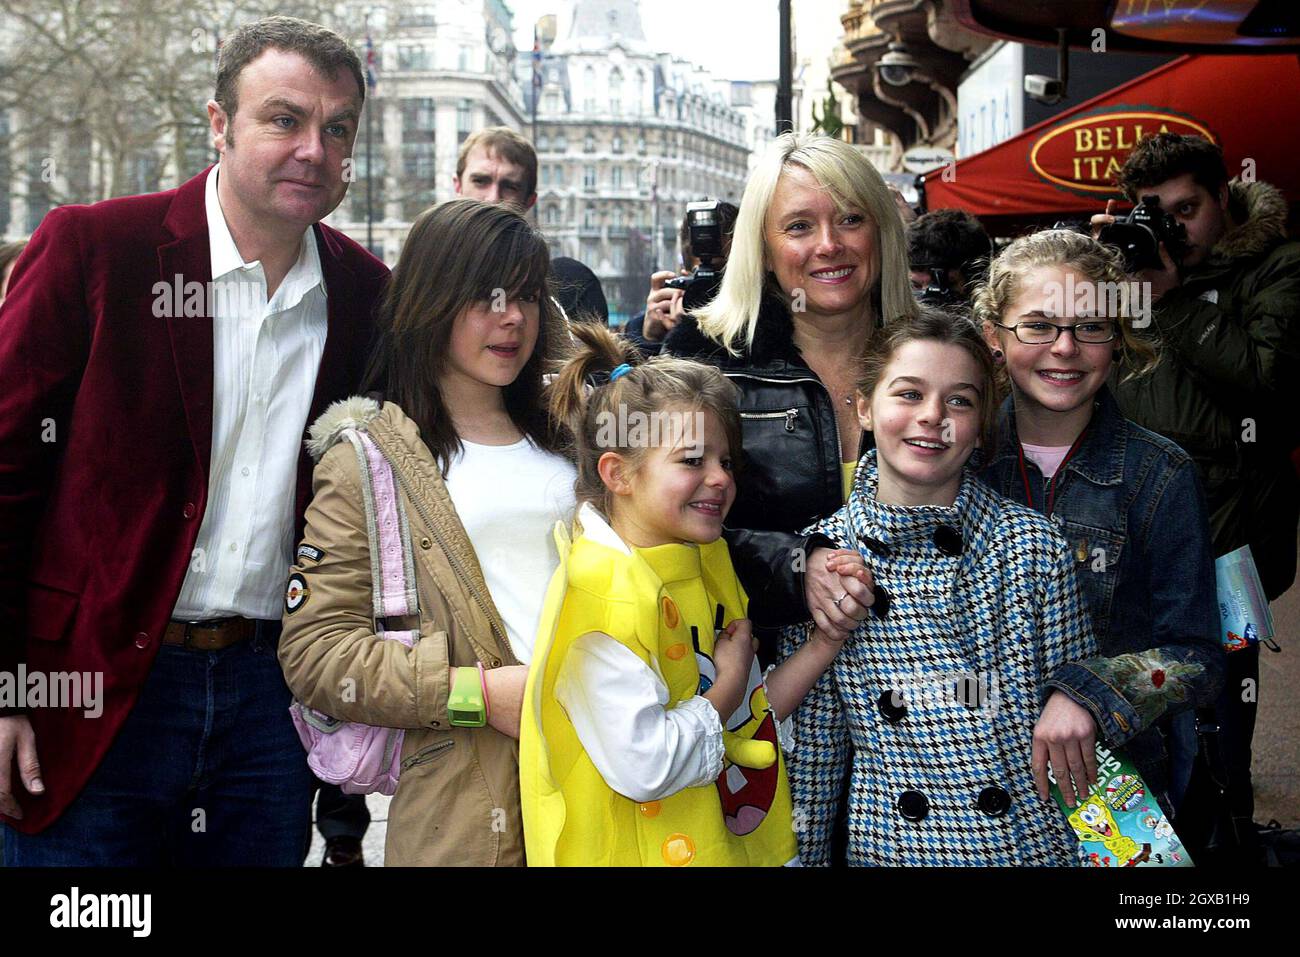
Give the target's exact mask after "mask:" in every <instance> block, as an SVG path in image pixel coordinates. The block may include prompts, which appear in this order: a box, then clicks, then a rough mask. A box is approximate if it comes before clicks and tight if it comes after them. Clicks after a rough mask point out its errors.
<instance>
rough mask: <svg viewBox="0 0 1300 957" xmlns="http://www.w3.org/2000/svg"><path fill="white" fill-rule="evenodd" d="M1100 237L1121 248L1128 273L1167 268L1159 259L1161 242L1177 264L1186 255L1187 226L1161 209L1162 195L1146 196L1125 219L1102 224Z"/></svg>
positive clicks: (1098, 235)
mask: <svg viewBox="0 0 1300 957" xmlns="http://www.w3.org/2000/svg"><path fill="white" fill-rule="evenodd" d="M1097 238H1098V239H1099V240H1100V241H1101V242H1103V243H1105V244H1106V245H1108V246H1114V247H1116V248H1117V249H1118V250H1119V251H1120V254H1121V255H1122V256H1123V257H1124V268H1125V269H1127V270H1128V271H1129V272H1137V271H1138V270H1139V269H1148V268H1150V269H1164V263H1163V262H1161V261H1160V243H1162V242H1163V243H1164V244H1165V249H1167V250H1169V256H1170V258H1171V259H1173V261H1174V263H1175V264H1177V263H1180V262H1182V259H1183V256H1184V255H1186V254H1187V227H1185V226H1184V225H1183V224H1182V223H1180V222H1179V221H1178V220H1176V219H1175V218H1174V217H1173V214H1171V213H1167V212H1165V211H1164V210H1163V209H1161V208H1160V197H1159V196H1143V197H1142V202H1140V203H1138V204H1137V205H1136V206H1134V207H1133V211H1132V212H1130V213H1129V214H1128V215H1127V216H1125V217H1124V218H1123V219H1119V220H1116V221H1115V222H1113V223H1108V224H1107V225H1105V226H1103V227H1101V232H1100V233H1098V234H1097Z"/></svg>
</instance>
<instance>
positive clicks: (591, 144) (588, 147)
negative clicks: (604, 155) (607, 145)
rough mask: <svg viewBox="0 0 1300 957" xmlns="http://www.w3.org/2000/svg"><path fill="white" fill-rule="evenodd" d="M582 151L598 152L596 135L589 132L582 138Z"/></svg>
mask: <svg viewBox="0 0 1300 957" xmlns="http://www.w3.org/2000/svg"><path fill="white" fill-rule="evenodd" d="M582 151H583V152H584V153H594V152H596V137H595V136H593V135H592V134H591V133H588V134H587V135H586V136H584V137H583V138H582Z"/></svg>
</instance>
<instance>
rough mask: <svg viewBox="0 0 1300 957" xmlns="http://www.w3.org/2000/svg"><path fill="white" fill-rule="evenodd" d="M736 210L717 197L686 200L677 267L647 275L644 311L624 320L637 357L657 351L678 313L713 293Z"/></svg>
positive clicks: (724, 259)
mask: <svg viewBox="0 0 1300 957" xmlns="http://www.w3.org/2000/svg"><path fill="white" fill-rule="evenodd" d="M739 212H740V211H739V210H738V209H737V208H736V207H735V206H734V205H732V204H731V203H726V202H721V201H719V200H707V201H703V202H698V203H689V204H687V209H686V215H685V216H684V217H683V218H682V226H681V230H680V231H679V232H678V236H677V238H678V241H679V242H680V243H681V246H682V268H681V271H680V272H676V273H674V272H673V271H672V270H671V269H663V270H660V271H659V272H656V273H655V274H654V275H652V276H651V277H650V295H649V296H647V297H646V302H645V311H644V312H641V313H638V314H637V315H635V316H633V317H632V318H631V319H630V320H628V324H627V328H626V329H624V330H623V334H624V335H625V336H627V338H628V339H630V340H632V342H633V343H634V344H635V345H636V347H637V348H638V349H640V350H641V353H642V355H646V356H654V355H658V354H659V350H660V349H661V348H662V347H663V341H664V339H665V338H666V337H667V336H668V333H670V332H672V330H673V327H674V326H676V325H677V323H678V322H679V321H680V320H681V318H682V315H683V313H685V312H686V311H687V310H688V309H690V308H692V307H693V306H697V305H703V304H704V303H706V302H708V301H709V300H710V299H712V298H713V297H714V296H715V295H716V294H717V292H718V284H719V283H720V282H721V281H722V269H723V267H724V266H726V264H727V255H728V253H730V252H731V231H732V229H734V228H735V225H736V216H737V214H738V213H739ZM688 294H689V295H688ZM688 299H689V300H690V301H688Z"/></svg>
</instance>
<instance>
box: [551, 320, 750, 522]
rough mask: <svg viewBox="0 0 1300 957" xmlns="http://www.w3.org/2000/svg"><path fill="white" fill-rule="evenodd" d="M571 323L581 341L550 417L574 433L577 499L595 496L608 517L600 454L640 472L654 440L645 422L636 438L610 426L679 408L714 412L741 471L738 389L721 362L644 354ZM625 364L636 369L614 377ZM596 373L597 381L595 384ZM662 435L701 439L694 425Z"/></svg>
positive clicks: (599, 330)
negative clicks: (645, 357)
mask: <svg viewBox="0 0 1300 957" xmlns="http://www.w3.org/2000/svg"><path fill="white" fill-rule="evenodd" d="M570 329H571V331H572V333H573V338H574V339H575V340H576V341H577V346H576V349H575V350H574V351H573V353H572V354H571V358H570V359H569V360H568V361H567V362H566V363H565V364H564V366H563V367H562V369H561V370H560V372H559V374H558V375H557V376H556V377H555V380H554V381H553V382H552V383H551V386H550V409H551V416H552V418H553V419H554V420H555V421H556V422H557V423H559V424H560V425H561V426H562V427H564V428H565V429H566V430H567V431H568V433H569V435H570V436H571V437H572V443H573V453H574V455H573V457H574V459H575V462H576V464H577V467H578V480H577V482H576V484H575V486H574V491H575V493H576V497H577V500H578V502H579V504H581V503H582V502H590V503H591V504H593V505H595V506H597V507H598V508H599V509H600V510H601V511H602V512H604V513H605V515H606V516H607V517H609V516H610V510H611V507H612V505H613V496H612V495H611V493H610V491H609V489H608V488H606V486H605V483H604V482H603V481H602V480H601V478H600V472H599V470H598V468H597V466H598V464H599V463H600V457H601V456H602V455H604V454H605V453H606V452H617V453H618V454H619V455H621V456H622V457H623V459H624V461H625V462H627V464H628V468H629V470H630V471H631V472H632V473H633V474H635V472H636V471H637V469H639V468H640V466H641V465H642V463H643V462H644V461H645V457H646V455H647V454H648V453H649V452H650V450H651V449H652V448H654V447H655V445H654V444H653V443H652V442H650V441H646V440H645V437H646V431H645V430H644V429H642V430H640V437H638V434H637V430H636V429H631V430H628V429H623V428H621V427H618V428H611V424H612V423H625V422H632V423H635V422H637V421H640V422H643V423H644V422H649V421H653V417H654V415H655V414H656V413H662V412H665V411H668V410H670V409H673V408H674V407H675V408H677V409H683V410H688V411H690V412H704V411H707V412H712V413H713V414H714V415H716V416H717V417H718V420H719V421H720V422H721V423H722V428H723V432H724V434H725V435H726V438H727V444H728V446H729V451H730V455H731V460H732V463H733V464H732V468H733V471H739V467H740V461H741V433H740V413H739V412H738V411H737V408H736V402H737V400H738V398H739V393H740V390H739V389H738V388H737V387H736V386H735V385H733V384H732V383H731V381H730V380H728V379H727V377H726V376H724V375H723V374H722V373H721V372H720V371H718V369H716V368H715V367H713V366H710V365H705V364H704V363H702V362H692V361H691V360H689V359H677V358H673V357H671V356H667V355H661V356H655V357H654V358H653V359H649V360H645V361H643V360H642V357H641V353H640V352H639V351H638V350H637V348H636V346H634V345H632V343H631V342H629V341H628V340H626V339H624V338H623V337H622V336H617V335H615V334H614V333H612V332H610V331H609V329H608V328H606V327H605V326H602V325H598V324H596V323H576V324H574V325H573V326H571V327H570ZM623 364H626V365H629V366H631V367H632V368H631V370H630V371H627V372H624V373H623V374H621V375H619V376H618V377H617V378H616V379H614V381H612V382H611V381H609V373H611V372H612V371H614V370H615V369H616V368H618V367H619V366H620V365H623ZM593 378H594V379H596V380H597V382H598V384H596V386H595V388H592V380H593ZM654 434H658V432H657V430H656V432H655V433H654ZM663 435H664V436H665V442H671V441H674V440H680V439H685V438H687V437H688V436H689V437H691V438H693V439H694V441H697V442H698V441H700V440H701V437H699V436H698V435H696V434H695V433H694V432H691V431H689V427H688V431H685V432H683V431H680V430H678V431H674V430H672V429H671V428H669V429H667V430H665V431H664V432H663ZM661 444H662V443H661Z"/></svg>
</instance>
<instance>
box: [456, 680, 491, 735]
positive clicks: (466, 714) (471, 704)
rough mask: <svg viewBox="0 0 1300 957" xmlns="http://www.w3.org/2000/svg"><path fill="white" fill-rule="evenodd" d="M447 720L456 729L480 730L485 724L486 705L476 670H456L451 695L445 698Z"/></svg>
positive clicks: (481, 684)
mask: <svg viewBox="0 0 1300 957" xmlns="http://www.w3.org/2000/svg"><path fill="white" fill-rule="evenodd" d="M447 720H448V721H450V722H451V724H452V726H453V727H457V728H481V727H483V726H484V725H485V724H487V704H486V703H485V702H484V700H483V683H482V679H481V678H480V677H479V669H478V668H456V669H454V674H453V676H452V683H451V694H449V695H448V696H447Z"/></svg>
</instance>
